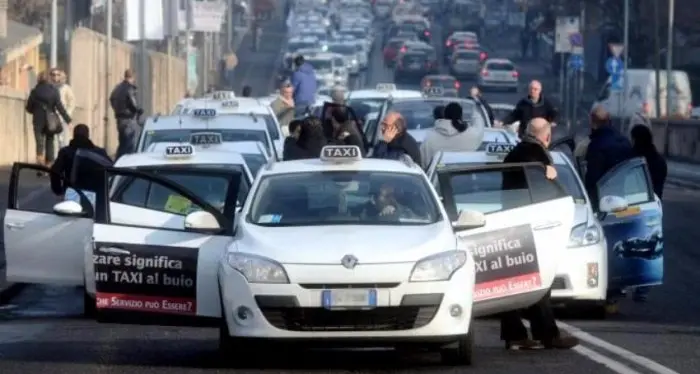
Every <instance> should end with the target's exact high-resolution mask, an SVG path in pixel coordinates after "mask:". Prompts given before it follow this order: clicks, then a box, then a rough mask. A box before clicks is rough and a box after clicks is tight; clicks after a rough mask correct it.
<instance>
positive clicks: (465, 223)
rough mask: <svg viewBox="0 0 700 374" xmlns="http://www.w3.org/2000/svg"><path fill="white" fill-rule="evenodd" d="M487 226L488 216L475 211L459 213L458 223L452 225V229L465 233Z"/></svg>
mask: <svg viewBox="0 0 700 374" xmlns="http://www.w3.org/2000/svg"><path fill="white" fill-rule="evenodd" d="M485 225H486V216H485V215H484V213H481V212H477V211H475V210H463V211H461V212H459V217H457V222H453V223H452V228H453V229H454V230H455V231H465V230H471V229H477V228H479V227H484V226H485Z"/></svg>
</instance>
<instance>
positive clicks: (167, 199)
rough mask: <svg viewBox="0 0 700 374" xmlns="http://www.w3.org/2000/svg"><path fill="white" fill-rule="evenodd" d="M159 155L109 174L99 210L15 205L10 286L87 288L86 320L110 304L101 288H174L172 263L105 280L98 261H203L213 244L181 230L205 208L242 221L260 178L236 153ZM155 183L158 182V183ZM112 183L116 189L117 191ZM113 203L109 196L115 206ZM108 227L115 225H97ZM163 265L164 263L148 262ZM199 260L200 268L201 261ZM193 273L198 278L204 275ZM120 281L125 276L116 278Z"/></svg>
mask: <svg viewBox="0 0 700 374" xmlns="http://www.w3.org/2000/svg"><path fill="white" fill-rule="evenodd" d="M197 137H200V138H201V137H211V134H193V138H197ZM195 140H196V139H195ZM151 148H152V151H149V152H143V153H135V154H130V155H124V156H122V157H120V158H119V160H117V162H116V164H115V168H110V169H108V171H107V175H106V176H105V179H104V186H105V190H104V191H96V195H97V201H96V204H95V207H94V208H93V205H92V204H90V203H89V202H88V201H87V200H85V201H84V202H83V203H82V204H80V203H77V202H75V201H64V202H60V203H58V204H56V205H55V206H54V207H53V211H54V214H50V213H38V212H31V211H25V210H22V209H18V208H17V206H16V204H17V203H16V200H14V199H13V203H12V205H11V206H12V207H13V208H11V209H9V210H8V211H7V215H6V227H7V230H6V231H5V235H6V236H5V239H6V247H5V248H6V252H5V253H6V259H7V279H8V280H9V281H12V282H21V283H34V284H54V285H76V286H83V285H84V286H85V293H84V295H85V298H84V299H85V305H84V307H85V310H84V311H85V314H86V315H92V314H94V313H95V306H96V301H95V300H97V308H100V307H101V306H100V302H101V300H102V299H103V298H105V297H106V296H104V295H105V291H104V289H102V290H101V288H100V287H101V284H103V283H101V282H103V281H104V282H107V283H110V282H113V283H114V284H116V285H117V286H119V285H121V286H123V287H127V288H129V287H132V289H133V287H135V285H134V283H133V282H130V281H129V280H128V279H127V280H120V279H117V277H125V278H126V277H129V275H125V274H137V273H138V274H140V275H138V276H137V275H132V277H134V278H137V277H141V278H145V277H147V276H148V275H147V274H155V273H157V272H158V270H162V271H163V272H164V273H163V274H161V275H159V276H160V277H161V280H160V282H161V284H162V285H164V286H167V285H168V284H167V283H165V284H163V283H162V282H165V280H164V278H162V277H164V276H165V275H164V274H165V272H167V267H166V265H167V263H165V264H162V265H163V268H161V269H158V266H154V267H152V268H150V269H149V268H148V267H146V268H144V267H143V266H144V265H143V264H142V263H139V264H136V263H133V264H132V265H131V267H130V266H129V265H127V264H126V263H121V265H120V267H119V268H118V269H117V268H115V272H114V273H110V272H109V271H105V272H104V273H103V272H102V271H101V270H100V268H99V264H98V263H94V262H93V259H98V258H104V257H105V256H107V257H109V256H111V255H114V256H119V255H125V256H126V257H129V258H131V260H127V259H124V261H137V259H136V257H138V256H139V255H138V254H136V252H137V251H138V250H141V251H143V252H142V253H151V252H152V251H153V250H154V248H157V246H158V245H166V246H167V245H171V246H172V245H177V246H178V247H179V249H178V250H180V251H190V252H192V251H194V253H195V254H196V252H197V247H198V246H199V245H202V243H205V242H206V241H197V240H194V241H188V240H185V239H181V236H182V234H178V230H183V228H188V227H189V222H190V221H191V220H192V219H194V218H192V217H195V218H196V217H197V214H201V213H202V212H201V207H202V206H203V204H205V205H206V206H209V207H213V209H215V210H216V211H217V212H221V213H222V214H226V215H231V216H233V215H235V213H236V210H237V209H240V206H241V203H240V202H242V201H245V199H246V197H247V194H248V191H249V190H250V186H251V184H252V180H253V175H252V173H251V172H250V170H249V169H248V167H247V166H246V162H245V160H244V158H243V157H242V156H241V154H239V153H236V152H231V151H228V150H213V149H200V150H199V151H195V147H194V146H193V145H191V144H186V143H174V144H160V143H159V144H154V145H153V146H152V147H151ZM38 168H40V167H38V166H36V165H31V164H15V165H14V166H13V169H14V170H17V171H18V172H19V170H21V169H32V170H38ZM149 176H156V177H157V178H158V179H156V180H152V179H149ZM161 179H162V180H163V181H161ZM108 180H110V181H111V182H110V183H109V186H108V183H107V181H108ZM158 181H161V182H158ZM10 182H11V183H12V184H13V185H14V186H16V184H17V182H18V181H17V178H16V177H14V178H12V179H11V181H10ZM173 185H175V186H177V188H173V187H172V186H173ZM108 189H109V192H108ZM183 192H186V193H183ZM189 194H194V196H190V195H189ZM105 196H109V203H106V199H105ZM193 212H194V213H193ZM100 219H101V220H102V221H103V222H105V220H106V221H107V222H109V225H99V224H95V223H96V222H97V221H100ZM126 227H131V229H127V228H126ZM90 238H93V239H92V240H91V239H90ZM93 240H94V242H93ZM125 240H126V243H124V245H122V244H121V243H122V242H124V241H125ZM151 240H154V241H155V242H151ZM173 243H176V244H173ZM130 246H135V247H134V248H130ZM181 247H189V249H188V248H184V249H183V248H181ZM166 248H167V247H166ZM132 249H133V252H134V254H133V255H132V254H131V250H132ZM101 256H102V257H101ZM132 256H135V257H132ZM154 256H155V255H154ZM172 256H173V257H174V258H177V257H178V256H179V255H178V254H175V255H172ZM146 257H149V256H146ZM39 259H40V260H39ZM156 259H157V256H156V257H149V259H148V260H144V261H146V262H149V261H155V260H156ZM193 260H194V261H195V265H196V263H197V262H196V256H195V258H194V259H193ZM96 266H97V267H96ZM188 266H189V265H188ZM188 271H191V272H192V274H194V273H195V272H196V269H189V270H188ZM117 273H118V274H119V275H115V274H117ZM143 282H145V280H144V281H143ZM114 284H113V285H112V286H108V288H109V287H113V286H114ZM143 284H146V283H143ZM165 288H166V289H167V288H168V287H165ZM111 289H112V291H109V292H108V293H110V292H111V293H112V294H114V295H117V294H119V293H120V291H118V289H117V288H111ZM170 292H172V291H170ZM137 295H148V292H145V293H141V292H137ZM170 295H172V294H170ZM164 296H167V295H164ZM110 297H111V296H110ZM114 297H116V298H119V296H114ZM96 298H97V299H96ZM125 298H127V299H128V298H129V297H128V296H126V297H125ZM146 299H148V298H147V297H146Z"/></svg>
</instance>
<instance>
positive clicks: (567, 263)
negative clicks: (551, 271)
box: [552, 241, 608, 303]
mask: <svg viewBox="0 0 700 374" xmlns="http://www.w3.org/2000/svg"><path fill="white" fill-rule="evenodd" d="M564 251H565V254H564V255H563V256H562V259H561V260H560V261H559V267H558V269H557V273H556V274H557V275H556V276H555V278H554V283H553V284H552V300H553V301H555V302H564V303H566V302H576V301H591V302H598V301H604V300H605V299H606V294H607V291H608V257H607V248H606V243H605V242H604V241H601V242H600V243H598V244H596V245H591V246H586V247H578V248H566V249H565V250H564Z"/></svg>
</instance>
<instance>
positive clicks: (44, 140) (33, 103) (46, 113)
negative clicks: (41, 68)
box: [25, 73, 71, 166]
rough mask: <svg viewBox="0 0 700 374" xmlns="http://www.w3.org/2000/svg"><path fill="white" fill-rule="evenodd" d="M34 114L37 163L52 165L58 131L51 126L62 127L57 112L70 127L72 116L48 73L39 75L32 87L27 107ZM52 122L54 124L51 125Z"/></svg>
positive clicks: (33, 125)
mask: <svg viewBox="0 0 700 374" xmlns="http://www.w3.org/2000/svg"><path fill="white" fill-rule="evenodd" d="M25 110H26V111H27V113H29V114H31V115H32V127H33V129H34V142H35V143H36V163H37V164H39V165H44V166H51V163H52V162H53V160H54V155H55V153H56V152H55V151H54V149H55V148H54V137H55V136H56V135H57V134H58V133H57V132H51V131H49V130H50V129H51V127H54V128H55V129H57V130H58V129H61V128H62V127H61V126H62V125H61V122H60V120H59V119H58V117H57V115H56V113H58V114H60V115H61V118H63V121H64V122H65V123H66V125H67V126H66V127H70V122H71V118H70V116H69V115H68V112H67V111H66V108H65V107H64V106H63V103H62V102H61V94H60V93H59V91H58V89H57V88H56V87H55V86H54V85H52V84H51V83H50V82H49V79H48V76H47V75H46V73H41V74H40V75H39V80H38V82H37V85H36V86H35V87H34V88H33V89H32V92H31V93H30V94H29V98H28V99H27V105H26V107H25ZM50 122H53V124H52V125H51V126H50Z"/></svg>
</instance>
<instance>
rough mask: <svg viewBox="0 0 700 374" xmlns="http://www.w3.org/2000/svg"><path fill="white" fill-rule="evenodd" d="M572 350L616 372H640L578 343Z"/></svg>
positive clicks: (637, 373)
mask: <svg viewBox="0 0 700 374" xmlns="http://www.w3.org/2000/svg"><path fill="white" fill-rule="evenodd" d="M572 350H573V351H574V352H576V353H578V354H580V355H581V356H584V357H586V358H588V359H590V360H591V361H595V362H597V363H599V364H601V365H603V366H605V367H607V368H608V369H610V370H612V371H614V372H616V373H618V374H642V373H640V372H638V371H636V370H633V369H632V368H630V367H629V366H627V365H625V364H623V363H621V362H619V361H616V360H614V359H612V358H610V357H608V356H604V355H602V354H600V353H598V352H596V351H594V350H592V349H589V348H586V347H584V346H581V345H579V346H577V347H574V348H573V349H572Z"/></svg>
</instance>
